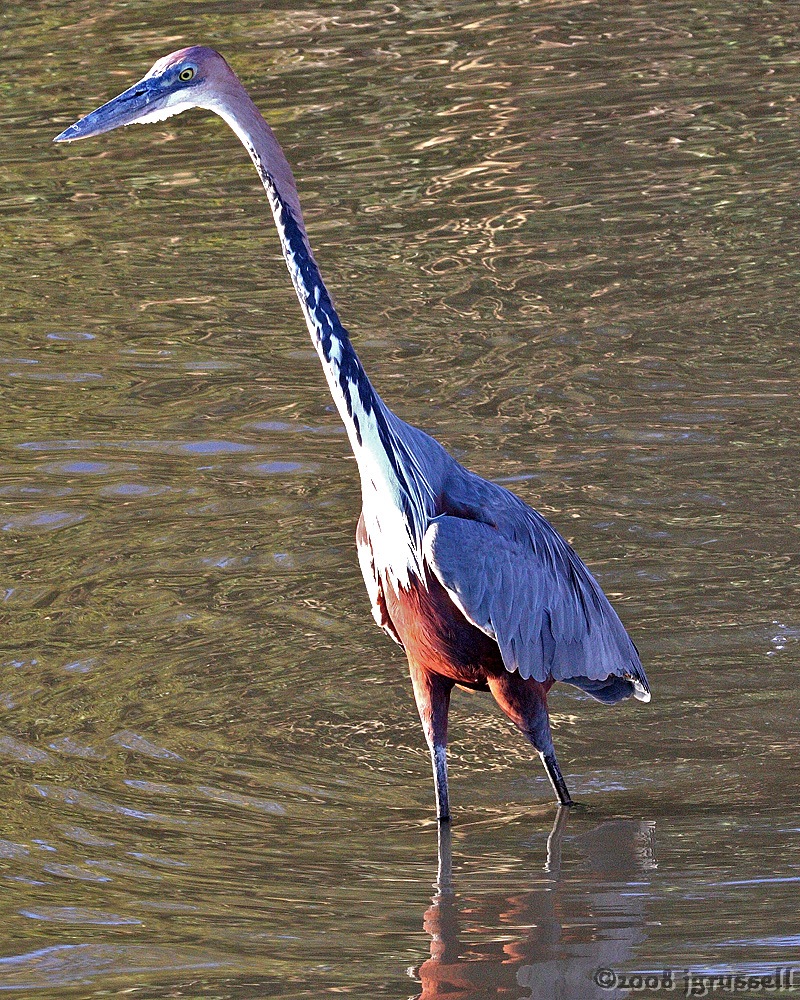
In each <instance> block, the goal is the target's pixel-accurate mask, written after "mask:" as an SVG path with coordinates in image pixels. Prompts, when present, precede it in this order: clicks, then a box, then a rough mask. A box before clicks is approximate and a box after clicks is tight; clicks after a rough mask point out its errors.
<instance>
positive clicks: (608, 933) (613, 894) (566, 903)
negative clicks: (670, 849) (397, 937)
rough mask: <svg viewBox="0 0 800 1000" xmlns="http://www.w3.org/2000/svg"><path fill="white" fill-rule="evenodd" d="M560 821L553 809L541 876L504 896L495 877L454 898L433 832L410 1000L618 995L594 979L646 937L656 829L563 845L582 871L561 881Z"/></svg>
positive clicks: (564, 813)
mask: <svg viewBox="0 0 800 1000" xmlns="http://www.w3.org/2000/svg"><path fill="white" fill-rule="evenodd" d="M568 814H569V810H568V809H567V808H566V807H564V806H561V807H559V809H558V811H557V813H556V817H555V821H554V823H553V829H552V831H551V833H550V835H549V837H548V839H547V853H546V860H545V862H544V866H543V870H542V871H541V874H539V876H538V877H536V876H534V878H533V879H532V880H531V884H530V887H529V888H523V889H520V888H518V887H517V885H516V884H515V887H514V889H513V890H512V891H511V892H507V891H505V892H504V891H503V888H502V886H501V885H500V882H499V880H501V879H502V878H503V876H502V875H499V876H496V877H495V878H494V887H493V888H492V889H491V890H489V891H486V892H483V891H482V892H480V894H476V893H472V894H470V893H467V894H463V895H462V894H457V893H456V886H455V883H454V881H453V876H452V873H453V860H452V832H451V829H450V827H449V826H448V825H446V824H445V825H442V824H440V826H439V869H438V875H437V883H436V894H435V895H434V896H433V898H432V899H431V904H430V906H429V907H428V908H427V910H426V911H425V916H424V918H423V929H424V930H425V932H426V933H427V934H428V935H430V958H428V959H426V960H425V961H424V962H423V963H422V964H421V965H420V966H419V967H418V968H412V969H409V975H410V976H411V977H412V978H414V979H416V980H417V981H418V982H419V984H420V986H421V988H422V991H421V992H420V993H418V994H416V995H415V998H414V1000H434V998H437V1000H439V998H442V997H448V998H451V1000H452V998H459V1000H466V998H468V997H470V998H476V1000H477V998H478V997H481V998H484V997H489V996H506V995H508V996H513V997H522V996H526V997H530V998H531V1000H539V998H541V1000H545V998H546V1000H552V998H554V997H581V998H582V1000H583V998H593V997H594V998H599V997H606V998H608V997H616V996H621V995H622V994H621V993H620V992H618V991H617V990H616V989H611V990H609V989H608V988H601V987H600V986H598V985H597V984H596V982H595V980H594V976H595V974H596V972H597V970H598V969H601V968H611V969H622V968H624V967H625V965H626V964H628V963H629V962H630V961H631V959H632V958H633V957H634V954H635V949H636V948H637V946H638V945H640V944H641V943H642V942H643V941H644V940H645V938H646V931H645V920H646V912H645V911H646V901H647V893H646V889H645V887H644V886H643V885H642V883H643V882H646V880H647V878H648V872H649V871H651V870H652V869H654V868H655V867H656V862H655V854H654V846H655V845H654V836H655V822H654V821H649V820H612V821H609V822H605V823H602V824H600V825H599V826H597V827H596V828H594V829H593V830H591V831H589V832H588V833H585V834H582V835H578V836H576V837H575V838H574V839H570V841H569V844H570V846H575V847H577V848H578V849H579V850H580V852H581V853H582V854H583V856H584V860H585V861H586V862H588V864H585V865H583V866H581V867H580V868H577V869H573V870H572V871H571V872H570V875H569V876H568V877H564V876H563V875H562V861H561V856H562V842H563V839H564V833H565V830H566V827H567V818H568ZM515 881H516V880H515ZM632 882H634V883H636V884H637V886H638V888H633V887H632V885H631V883H632ZM464 925H467V928H468V929H464ZM521 990H528V991H529V992H528V993H525V992H521Z"/></svg>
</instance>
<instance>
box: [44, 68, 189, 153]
mask: <svg viewBox="0 0 800 1000" xmlns="http://www.w3.org/2000/svg"><path fill="white" fill-rule="evenodd" d="M168 99H169V92H166V91H165V90H164V88H163V87H162V86H161V84H160V81H159V80H158V79H154V78H149V77H144V79H142V80H140V81H139V82H138V83H134V85H133V86H132V87H128V89H127V90H126V91H124V92H123V93H122V94H120V95H119V97H115V98H113V100H110V101H108V102H107V103H106V104H104V105H103V106H102V107H100V108H98V109H97V110H96V111H92V112H91V113H90V114H88V115H86V117H85V118H81V119H80V121H77V122H75V124H74V125H70V127H69V128H65V129H64V131H63V132H62V133H61V134H60V135H57V136H56V137H55V139H53V142H73V141H74V140H75V139H88V138H89V137H90V136H93V135H101V134H102V133H103V132H110V131H111V130H112V129H115V128H119V127H120V126H121V125H133V123H134V122H143V121H158V119H159V118H160V117H162V115H161V114H159V113H160V112H162V113H163V111H164V108H165V106H166V103H167V101H168ZM177 110H182V109H178V108H176V109H175V111H172V110H169V111H167V112H166V113H164V114H163V117H165V118H166V117H169V115H170V114H174V113H175V112H176V111H177Z"/></svg>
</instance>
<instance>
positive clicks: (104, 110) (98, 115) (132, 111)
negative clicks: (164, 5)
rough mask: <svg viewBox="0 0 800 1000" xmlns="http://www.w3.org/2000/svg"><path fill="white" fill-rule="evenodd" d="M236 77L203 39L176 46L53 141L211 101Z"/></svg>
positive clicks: (151, 119) (161, 116) (85, 135)
mask: <svg viewBox="0 0 800 1000" xmlns="http://www.w3.org/2000/svg"><path fill="white" fill-rule="evenodd" d="M235 79H236V78H235V76H234V75H233V72H232V70H231V69H230V68H229V66H228V64H227V63H226V62H225V60H224V59H223V58H222V56H221V55H220V54H219V52H215V51H214V50H213V49H207V48H205V47H204V46H202V45H194V46H192V47H191V48H188V49H179V50H178V51H177V52H171V53H170V54H169V55H168V56H164V57H163V59H159V60H158V62H156V63H154V64H153V66H152V68H151V69H150V71H149V72H148V73H147V75H146V76H144V77H143V78H142V79H141V80H140V81H139V82H138V83H135V84H134V85H133V86H132V87H128V89H127V90H126V91H124V92H123V93H122V94H120V95H119V97H115V98H114V99H113V100H111V101H109V102H108V103H107V104H104V105H103V106H102V107H100V108H98V109H97V110H96V111H92V112H91V114H88V115H86V117H85V118H81V120H80V121H77V122H75V124H74V125H70V127H69V128H67V129H64V131H63V132H62V133H61V134H60V135H57V136H56V137H55V139H54V140H53V141H54V142H72V141H73V140H74V139H87V138H88V137H89V136H93V135H100V134H101V133H102V132H110V131H111V130H112V129H115V128H119V127H120V126H121V125H134V124H137V123H139V124H146V123H148V122H160V121H163V120H164V119H165V118H169V117H170V116H171V115H177V114H180V113H181V111H186V110H188V109H189V108H198V107H200V108H202V107H213V105H214V103H215V101H216V99H217V97H218V95H219V92H220V89H222V88H224V85H225V83H226V82H228V81H230V80H235Z"/></svg>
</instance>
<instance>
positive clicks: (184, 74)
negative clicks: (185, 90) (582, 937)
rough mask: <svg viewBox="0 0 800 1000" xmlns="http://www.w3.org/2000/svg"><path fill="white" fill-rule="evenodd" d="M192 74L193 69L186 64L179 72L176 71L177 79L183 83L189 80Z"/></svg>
mask: <svg viewBox="0 0 800 1000" xmlns="http://www.w3.org/2000/svg"><path fill="white" fill-rule="evenodd" d="M193 76H194V70H193V69H192V67H191V66H187V67H186V69H182V70H181V71H180V73H178V79H179V80H182V81H183V82H184V83H188V81H189V80H191V79H192V77H193Z"/></svg>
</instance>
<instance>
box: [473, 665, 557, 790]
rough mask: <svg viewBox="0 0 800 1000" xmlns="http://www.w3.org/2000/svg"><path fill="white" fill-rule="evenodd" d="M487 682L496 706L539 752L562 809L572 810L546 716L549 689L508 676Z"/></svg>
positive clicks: (517, 677)
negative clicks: (567, 807) (568, 808)
mask: <svg viewBox="0 0 800 1000" xmlns="http://www.w3.org/2000/svg"><path fill="white" fill-rule="evenodd" d="M488 680H489V688H490V690H491V692H492V694H493V695H494V698H495V701H496V702H497V704H498V705H499V706H500V708H502V709H503V711H504V712H505V713H506V715H507V716H508V717H509V719H511V721H512V722H513V723H514V725H515V726H517V728H518V729H520V730H521V731H522V732H523V733H524V734H525V735H526V736H527V737H528V739H529V740H530V741H531V743H532V744H533V745H534V747H535V748H536V749H537V750H538V752H539V756H540V757H541V758H542V763H543V764H544V769H545V771H547V777H548V778H549V779H550V784H551V785H552V786H553V790H554V791H555V793H556V798H557V799H558V801H559V802H560V803H561V805H562V806H571V805H572V799H571V798H570V796H569V791H568V789H567V785H566V782H565V781H564V778H563V777H562V775H561V769H560V768H559V766H558V761H557V760H556V751H555V748H554V746H553V737H552V735H551V733H550V717H549V716H548V714H547V691H548V687H549V685H544V684H540V683H539V682H538V681H534V680H527V681H526V680H523V679H522V678H521V677H520V676H519V674H511V673H507V672H504V673H502V674H499V675H497V676H495V677H489V678H488Z"/></svg>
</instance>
